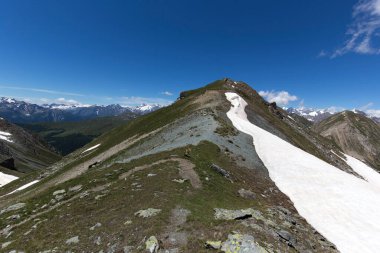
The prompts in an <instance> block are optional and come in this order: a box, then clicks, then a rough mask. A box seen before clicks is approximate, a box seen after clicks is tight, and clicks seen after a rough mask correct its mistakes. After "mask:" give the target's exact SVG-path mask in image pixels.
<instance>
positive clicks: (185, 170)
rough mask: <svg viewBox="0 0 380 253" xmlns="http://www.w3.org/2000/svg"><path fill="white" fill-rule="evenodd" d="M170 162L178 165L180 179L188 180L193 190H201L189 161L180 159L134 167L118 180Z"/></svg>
mask: <svg viewBox="0 0 380 253" xmlns="http://www.w3.org/2000/svg"><path fill="white" fill-rule="evenodd" d="M171 161H174V162H178V163H179V168H178V170H179V175H180V176H181V177H182V179H186V180H189V181H190V183H191V185H192V186H193V187H194V188H195V189H200V188H202V182H201V180H200V179H199V176H198V174H197V173H196V172H195V170H194V168H195V165H194V164H193V163H192V162H190V161H188V160H186V159H182V158H169V159H163V160H159V161H157V162H154V163H151V164H145V165H142V166H138V167H135V168H133V169H131V170H129V171H127V172H125V173H123V174H121V175H120V176H119V179H126V178H128V177H129V176H130V175H132V174H133V173H135V172H138V171H141V170H144V169H147V168H149V167H152V166H154V165H158V164H161V163H166V162H171Z"/></svg>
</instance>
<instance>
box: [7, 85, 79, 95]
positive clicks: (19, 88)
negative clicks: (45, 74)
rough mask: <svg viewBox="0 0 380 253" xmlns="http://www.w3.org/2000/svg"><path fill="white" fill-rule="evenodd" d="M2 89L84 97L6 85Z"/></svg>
mask: <svg viewBox="0 0 380 253" xmlns="http://www.w3.org/2000/svg"><path fill="white" fill-rule="evenodd" d="M0 89H8V90H24V91H33V92H39V93H48V94H54V95H66V96H79V97H83V96H84V95H83V94H78V93H71V92H64V91H57V90H46V89H38V88H25V87H17V86H6V85H0Z"/></svg>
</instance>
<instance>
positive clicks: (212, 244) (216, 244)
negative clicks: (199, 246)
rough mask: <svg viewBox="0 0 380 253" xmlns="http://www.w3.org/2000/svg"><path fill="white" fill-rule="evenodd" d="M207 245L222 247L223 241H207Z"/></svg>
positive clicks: (215, 247) (208, 247)
mask: <svg viewBox="0 0 380 253" xmlns="http://www.w3.org/2000/svg"><path fill="white" fill-rule="evenodd" d="M205 246H206V248H207V249H220V247H222V241H207V242H206V244H205Z"/></svg>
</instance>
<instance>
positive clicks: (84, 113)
mask: <svg viewBox="0 0 380 253" xmlns="http://www.w3.org/2000/svg"><path fill="white" fill-rule="evenodd" d="M161 107H162V105H159V104H153V105H147V104H143V105H140V106H135V107H122V106H121V105H119V104H111V105H73V104H57V103H53V104H43V105H38V104H33V103H28V102H25V101H19V100H16V99H12V98H6V97H2V98H0V117H3V118H5V119H7V120H9V121H10V122H13V123H36V122H59V121H81V120H87V119H93V118H97V117H106V116H118V115H122V114H130V115H133V114H136V115H143V114H146V113H149V112H152V111H154V110H157V109H159V108H161Z"/></svg>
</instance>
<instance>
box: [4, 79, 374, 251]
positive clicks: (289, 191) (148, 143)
mask: <svg viewBox="0 0 380 253" xmlns="http://www.w3.org/2000/svg"><path fill="white" fill-rule="evenodd" d="M352 159H354V158H352ZM292 165H293V166H292ZM372 171H373V170H371V169H370V168H367V167H365V165H363V164H362V163H360V161H357V160H351V158H350V157H348V156H347V157H344V154H343V153H342V152H341V150H340V149H339V148H338V147H337V146H336V145H335V144H334V143H333V142H331V141H329V140H328V139H325V138H324V137H321V136H319V135H318V134H316V133H315V132H313V131H311V129H310V127H309V125H308V124H307V123H305V122H304V121H303V120H298V118H296V117H295V118H293V117H291V116H289V115H288V114H287V112H286V111H284V110H282V109H281V108H278V107H277V106H276V104H275V103H268V102H266V101H265V100H264V99H262V98H261V97H260V96H259V94H258V93H257V92H256V91H255V90H254V89H252V88H251V87H249V86H248V85H247V84H245V83H244V82H235V81H233V80H231V79H223V80H218V81H215V82H213V83H211V84H209V85H207V86H205V87H202V88H200V89H197V90H192V91H186V92H182V93H181V94H180V99H178V100H177V101H176V102H175V103H173V104H172V105H170V106H168V107H165V108H161V109H159V110H157V111H154V112H152V113H150V114H147V115H144V116H142V117H138V118H136V119H134V120H132V121H131V122H129V123H128V124H123V125H121V126H119V127H116V128H114V129H113V130H111V131H110V132H108V133H106V134H103V135H101V136H100V137H98V138H96V139H95V140H93V141H92V142H91V143H89V144H88V145H86V146H85V147H83V148H81V149H79V150H76V151H75V152H73V153H71V154H69V155H68V156H66V157H65V158H63V159H62V160H61V161H59V162H57V163H56V164H54V165H52V166H51V167H50V168H49V169H48V170H46V172H45V173H44V174H43V175H42V178H39V177H37V176H34V175H30V176H29V177H28V178H24V179H22V180H16V181H13V182H11V183H9V184H8V185H7V186H6V187H3V188H0V196H2V197H1V201H0V210H1V211H0V229H1V232H0V243H2V249H3V250H4V251H7V252H9V251H11V250H19V251H20V250H23V251H26V252H42V251H49V250H50V251H56V252H66V251H73V252H101V251H103V252H221V251H222V252H337V251H338V250H341V251H342V252H350V251H349V250H347V248H349V247H352V249H353V251H351V252H355V250H357V249H358V248H357V247H358V245H360V243H358V242H360V240H362V239H363V238H368V236H369V235H371V236H372V237H373V238H377V236H379V235H378V233H377V232H376V229H378V226H376V221H375V220H376V219H377V220H378V219H380V217H378V216H379V214H380V210H378V209H379V207H380V205H378V204H380V203H379V193H378V192H372V193H371V194H368V191H370V190H372V191H374V189H377V188H376V187H373V186H372V185H370V184H371V183H372V180H376V176H374V177H371V178H373V179H371V182H367V181H365V180H363V178H366V177H367V176H368V175H370V173H371V172H372ZM315 179H317V180H315ZM38 180H39V181H38ZM27 183H33V185H32V186H30V187H25V188H23V189H21V190H18V191H17V189H20V187H23V186H25V185H26V184H27ZM347 187H350V188H351V189H354V190H355V189H358V194H356V195H355V194H352V190H350V191H344V190H346V189H347ZM302 189H305V191H303V190H302ZM14 191H16V192H14ZM12 192H13V193H12ZM326 192H328V194H329V195H326ZM8 193H11V194H9V195H6V194H8ZM376 194H377V195H376ZM367 195H368V196H370V197H371V200H373V201H367V202H365V201H364V199H365V198H363V201H358V196H359V197H360V196H363V197H364V196H367ZM349 198H351V199H349ZM341 199H342V200H344V201H340V200H341ZM358 205H360V206H358ZM367 210H371V211H373V213H372V214H371V216H370V217H371V219H370V221H373V222H374V224H373V228H374V230H375V231H374V230H363V231H358V227H357V226H358V224H360V222H361V221H363V217H365V216H367V217H369V216H368V212H367ZM343 212H345V213H346V214H347V215H344V213H343ZM320 217H325V218H326V220H327V221H328V222H323V219H322V221H321V218H320ZM347 219H353V220H356V222H354V223H353V226H352V227H350V226H347ZM377 231H378V230H377ZM332 233H333V234H332ZM47 235H48V236H47ZM372 237H371V238H370V239H369V240H368V241H366V242H365V243H364V245H360V246H361V249H362V250H361V252H371V250H372V249H374V248H378V246H379V245H378V244H377V242H378V240H377V239H375V240H373V239H372ZM362 244H363V242H362ZM345 245H348V246H345ZM356 252H357V251H356Z"/></svg>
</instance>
